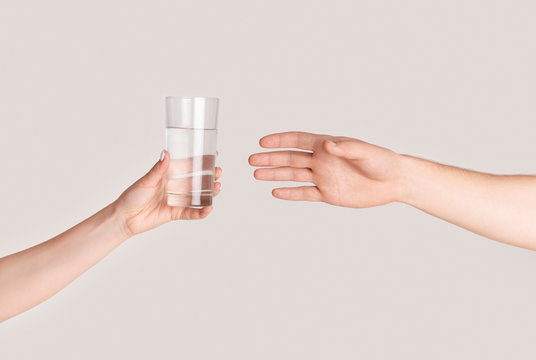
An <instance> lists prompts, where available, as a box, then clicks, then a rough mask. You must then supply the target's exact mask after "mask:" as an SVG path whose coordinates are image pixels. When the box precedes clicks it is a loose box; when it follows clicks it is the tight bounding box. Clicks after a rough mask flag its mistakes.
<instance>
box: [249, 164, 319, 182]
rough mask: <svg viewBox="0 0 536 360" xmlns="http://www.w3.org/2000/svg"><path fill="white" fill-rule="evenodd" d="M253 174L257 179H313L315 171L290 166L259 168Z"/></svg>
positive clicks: (309, 180) (307, 180) (304, 180)
mask: <svg viewBox="0 0 536 360" xmlns="http://www.w3.org/2000/svg"><path fill="white" fill-rule="evenodd" d="M253 176H255V179H257V180H268V181H300V182H312V181H313V172H312V171H311V169H303V168H293V167H288V166H283V167H278V168H264V169H257V170H255V172H254V173H253Z"/></svg>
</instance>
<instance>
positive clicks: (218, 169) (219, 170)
mask: <svg viewBox="0 0 536 360" xmlns="http://www.w3.org/2000/svg"><path fill="white" fill-rule="evenodd" d="M222 172H223V169H222V168H221V167H219V166H217V167H216V169H215V170H214V178H215V179H216V180H218V179H219V178H220V176H221V174H222Z"/></svg>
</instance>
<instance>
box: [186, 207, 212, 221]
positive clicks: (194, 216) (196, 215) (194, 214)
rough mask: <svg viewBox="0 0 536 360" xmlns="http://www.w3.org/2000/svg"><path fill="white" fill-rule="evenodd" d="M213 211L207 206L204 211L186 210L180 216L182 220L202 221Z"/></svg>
mask: <svg viewBox="0 0 536 360" xmlns="http://www.w3.org/2000/svg"><path fill="white" fill-rule="evenodd" d="M211 211H212V206H207V207H204V208H202V209H195V208H185V209H184V210H183V211H182V213H181V214H180V217H179V218H180V219H182V220H200V219H204V218H206V217H207V216H208V214H210V212H211Z"/></svg>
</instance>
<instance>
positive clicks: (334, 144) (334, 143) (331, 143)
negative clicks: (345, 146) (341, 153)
mask: <svg viewBox="0 0 536 360" xmlns="http://www.w3.org/2000/svg"><path fill="white" fill-rule="evenodd" d="M327 142H328V143H329V144H330V145H331V146H337V143H336V142H333V141H331V140H328V141H327Z"/></svg>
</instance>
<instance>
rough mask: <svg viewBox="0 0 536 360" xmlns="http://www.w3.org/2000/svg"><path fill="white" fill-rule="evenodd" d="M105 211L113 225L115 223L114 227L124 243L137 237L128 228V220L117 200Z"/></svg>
mask: <svg viewBox="0 0 536 360" xmlns="http://www.w3.org/2000/svg"><path fill="white" fill-rule="evenodd" d="M104 210H105V211H106V215H107V217H108V219H109V220H110V221H111V223H113V226H114V227H115V228H116V229H117V231H118V234H119V236H120V237H121V238H122V239H123V241H124V240H127V239H128V238H131V237H132V236H134V235H135V234H133V233H132V231H131V230H130V228H129V227H128V223H127V218H126V217H125V216H124V213H123V212H122V211H121V210H120V209H119V206H118V204H117V200H116V201H114V202H113V203H111V204H110V205H108V206H107V207H106V208H105V209H104Z"/></svg>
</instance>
